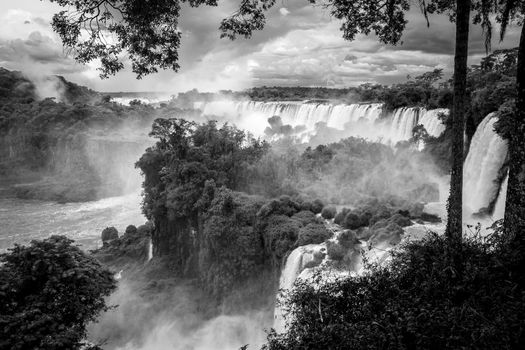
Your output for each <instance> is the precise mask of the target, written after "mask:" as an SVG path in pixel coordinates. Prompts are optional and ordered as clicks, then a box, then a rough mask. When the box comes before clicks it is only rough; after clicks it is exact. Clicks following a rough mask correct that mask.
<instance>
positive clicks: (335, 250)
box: [326, 241, 346, 261]
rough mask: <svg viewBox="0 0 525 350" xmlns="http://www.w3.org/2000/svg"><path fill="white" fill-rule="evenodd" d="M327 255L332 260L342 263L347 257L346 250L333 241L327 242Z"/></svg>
mask: <svg viewBox="0 0 525 350" xmlns="http://www.w3.org/2000/svg"><path fill="white" fill-rule="evenodd" d="M326 254H328V257H329V258H330V259H332V260H336V261H341V260H343V258H344V257H345V255H346V249H345V248H344V247H342V246H341V245H339V244H337V243H336V242H333V241H327V242H326Z"/></svg>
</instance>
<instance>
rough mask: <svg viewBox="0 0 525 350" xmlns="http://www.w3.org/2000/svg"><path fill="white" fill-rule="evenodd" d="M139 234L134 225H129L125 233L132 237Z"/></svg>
mask: <svg viewBox="0 0 525 350" xmlns="http://www.w3.org/2000/svg"><path fill="white" fill-rule="evenodd" d="M137 232H138V230H137V227H136V226H134V225H129V226H128V227H126V231H125V233H126V234H128V235H132V234H135V233H137Z"/></svg>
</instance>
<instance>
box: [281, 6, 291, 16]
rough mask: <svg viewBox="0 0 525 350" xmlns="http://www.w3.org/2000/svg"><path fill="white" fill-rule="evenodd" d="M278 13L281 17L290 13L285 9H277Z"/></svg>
mask: <svg viewBox="0 0 525 350" xmlns="http://www.w3.org/2000/svg"><path fill="white" fill-rule="evenodd" d="M279 13H280V14H281V16H287V15H288V14H289V13H290V11H288V9H287V8H286V7H281V8H280V9H279Z"/></svg>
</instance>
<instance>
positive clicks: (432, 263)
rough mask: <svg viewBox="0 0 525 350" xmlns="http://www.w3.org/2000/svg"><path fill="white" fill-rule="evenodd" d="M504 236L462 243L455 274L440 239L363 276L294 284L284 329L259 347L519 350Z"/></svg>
mask: <svg viewBox="0 0 525 350" xmlns="http://www.w3.org/2000/svg"><path fill="white" fill-rule="evenodd" d="M507 239H508V237H505V236H504V235H503V234H502V233H501V227H500V228H499V229H498V230H497V231H496V232H495V233H494V234H493V235H492V236H490V237H489V238H488V239H482V238H480V237H479V236H477V237H472V238H466V239H465V240H464V242H463V243H462V244H461V246H460V247H459V249H461V255H462V257H463V259H462V262H461V265H460V270H456V268H455V267H453V266H451V265H450V260H449V258H448V253H447V251H448V244H447V242H446V240H445V238H443V237H442V236H437V235H430V236H428V237H427V238H425V239H424V240H423V241H419V242H412V243H408V244H406V245H405V246H404V247H403V248H402V249H401V250H397V251H395V252H393V257H392V261H391V262H390V263H389V264H388V266H384V267H379V266H370V269H369V272H367V273H365V274H364V275H363V276H360V277H355V278H345V279H341V280H338V281H336V282H320V284H316V285H312V284H311V283H308V282H306V281H298V282H297V283H296V287H295V289H294V290H293V291H292V292H291V293H290V294H289V295H288V298H287V301H286V308H287V309H288V310H289V312H290V314H289V316H288V322H289V328H288V331H287V332H286V333H284V334H282V335H278V334H276V333H271V334H270V335H269V338H268V344H267V345H265V347H264V349H266V350H270V349H271V350H277V349H297V348H301V349H320V348H327V349H379V348H381V349H444V348H454V349H459V348H461V349H480V348H484V349H487V348H490V349H496V348H500V349H518V348H519V347H520V345H522V344H523V339H524V337H525V334H524V332H523V329H524V325H525V318H524V317H523V315H524V312H525V301H524V299H523V293H524V289H523V286H524V280H523V274H522V273H520V271H521V270H520V265H519V260H517V259H516V255H515V252H516V251H515V248H514V247H512V246H509V245H508V240H507ZM328 254H329V255H330V254H331V256H333V257H337V253H336V252H335V251H331V250H330V249H329V250H328Z"/></svg>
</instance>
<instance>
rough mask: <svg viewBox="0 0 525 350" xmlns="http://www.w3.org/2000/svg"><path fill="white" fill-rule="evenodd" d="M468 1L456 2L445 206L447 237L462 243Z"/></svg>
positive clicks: (460, 0)
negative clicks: (448, 166) (448, 185)
mask: <svg viewBox="0 0 525 350" xmlns="http://www.w3.org/2000/svg"><path fill="white" fill-rule="evenodd" d="M469 24H470V0H457V1H456V52H455V55H454V97H453V108H452V172H451V177H450V194H449V197H448V203H447V214H448V215H447V228H446V235H447V237H449V238H450V239H452V240H454V241H457V240H461V235H462V231H463V210H462V208H463V153H464V151H463V132H464V130H465V122H464V114H465V110H466V97H467V58H468V35H469V34H468V32H469Z"/></svg>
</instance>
